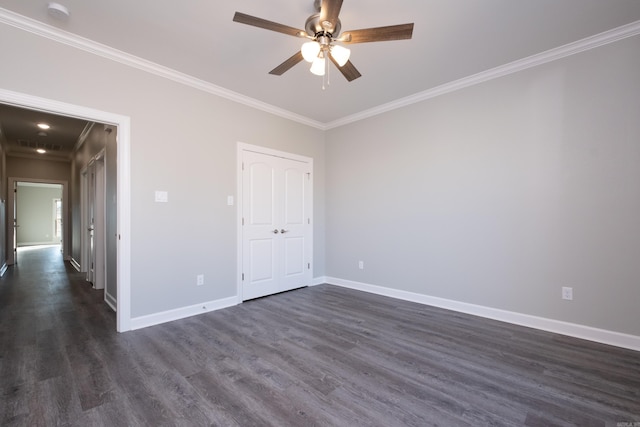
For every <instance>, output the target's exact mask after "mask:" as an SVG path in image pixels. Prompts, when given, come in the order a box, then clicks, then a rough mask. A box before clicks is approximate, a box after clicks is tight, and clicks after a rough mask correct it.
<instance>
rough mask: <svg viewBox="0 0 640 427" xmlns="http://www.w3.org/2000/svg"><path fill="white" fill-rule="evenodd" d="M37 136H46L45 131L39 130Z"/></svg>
mask: <svg viewBox="0 0 640 427" xmlns="http://www.w3.org/2000/svg"><path fill="white" fill-rule="evenodd" d="M38 136H47V133H46V132H43V131H40V132H38Z"/></svg>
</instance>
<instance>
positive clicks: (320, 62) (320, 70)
mask: <svg viewBox="0 0 640 427" xmlns="http://www.w3.org/2000/svg"><path fill="white" fill-rule="evenodd" d="M324 61H325V59H324V58H318V57H316V59H314V60H313V64H311V72H312V73H313V74H315V75H316V76H324V66H325V64H324Z"/></svg>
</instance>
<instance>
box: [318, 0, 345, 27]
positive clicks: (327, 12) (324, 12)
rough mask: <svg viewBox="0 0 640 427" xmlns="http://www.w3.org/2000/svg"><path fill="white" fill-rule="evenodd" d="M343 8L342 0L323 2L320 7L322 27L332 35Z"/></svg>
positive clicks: (325, 0)
mask: <svg viewBox="0 0 640 427" xmlns="http://www.w3.org/2000/svg"><path fill="white" fill-rule="evenodd" d="M341 8H342V0H322V6H321V7H320V26H321V27H322V28H324V30H325V31H327V32H329V33H332V32H333V30H334V29H335V28H336V24H337V23H338V15H339V14H340V9H341Z"/></svg>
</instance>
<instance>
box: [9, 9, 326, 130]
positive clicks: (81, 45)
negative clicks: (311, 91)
mask: <svg viewBox="0 0 640 427" xmlns="http://www.w3.org/2000/svg"><path fill="white" fill-rule="evenodd" d="M0 23H3V24H7V25H10V26H12V27H15V28H18V29H21V30H23V31H27V32H29V33H32V34H35V35H37V36H40V37H44V38H47V39H49V40H52V41H55V42H58V43H62V44H65V45H67V46H71V47H74V48H76V49H80V50H83V51H85V52H89V53H92V54H94V55H97V56H101V57H103V58H106V59H110V60H112V61H116V62H119V63H121V64H124V65H127V66H130V67H133V68H136V69H138V70H142V71H146V72H148V73H151V74H155V75H157V76H160V77H163V78H166V79H168V80H172V81H174V82H177V83H180V84H183V85H185V86H190V87H192V88H195V89H198V90H201V91H203V92H207V93H210V94H213V95H216V96H219V97H221V98H225V99H229V100H231V101H234V102H237V103H239V104H244V105H247V106H249V107H252V108H255V109H258V110H262V111H265V112H267V113H271V114H274V115H276V116H280V117H283V118H285V119H288V120H292V121H294V122H298V123H301V124H304V125H307V126H311V127H314V128H317V129H321V130H324V127H325V125H324V123H321V122H319V121H316V120H313V119H310V118H309V117H305V116H302V115H300V114H296V113H293V112H291V111H288V110H285V109H283V108H279V107H276V106H273V105H271V104H267V103H266V102H262V101H258V100H257V99H254V98H251V97H248V96H245V95H242V94H240V93H237V92H234V91H232V90H229V89H225V88H223V87H221V86H217V85H214V84H212V83H209V82H206V81H204V80H201V79H198V78H196V77H193V76H190V75H188V74H185V73H181V72H180V71H176V70H174V69H172V68H169V67H165V66H163V65H159V64H156V63H155V62H151V61H148V60H146V59H142V58H139V57H137V56H134V55H131V54H129V53H126V52H123V51H121V50H118V49H114V48H112V47H109V46H107V45H104V44H102V43H98V42H96V41H93V40H90V39H87V38H84V37H81V36H78V35H76V34H73V33H70V32H68V31H64V30H61V29H59V28H56V27H53V26H51V25H47V24H44V23H42V22H40V21H36V20H35V19H31V18H28V17H26V16H23V15H20V14H17V13H15V12H12V11H10V10H7V9H3V8H0Z"/></svg>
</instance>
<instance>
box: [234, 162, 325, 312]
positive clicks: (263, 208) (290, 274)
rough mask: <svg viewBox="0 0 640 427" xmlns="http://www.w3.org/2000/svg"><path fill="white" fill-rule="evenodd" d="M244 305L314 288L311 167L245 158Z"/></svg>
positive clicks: (295, 163) (243, 178)
mask: <svg viewBox="0 0 640 427" xmlns="http://www.w3.org/2000/svg"><path fill="white" fill-rule="evenodd" d="M242 163H243V171H242V202H243V205H242V209H243V213H242V218H243V224H244V225H243V226H242V239H241V242H242V265H243V267H242V271H243V281H242V299H243V300H247V299H252V298H257V297H260V296H265V295H270V294H273V293H277V292H282V291H286V290H290V289H295V288H299V287H302V286H307V285H309V284H310V283H311V276H312V275H311V269H310V262H311V235H312V233H311V197H310V194H311V176H310V174H311V164H310V162H304V161H300V160H293V159H288V158H283V157H280V156H273V155H268V154H262V153H256V152H252V151H243V152H242Z"/></svg>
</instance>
